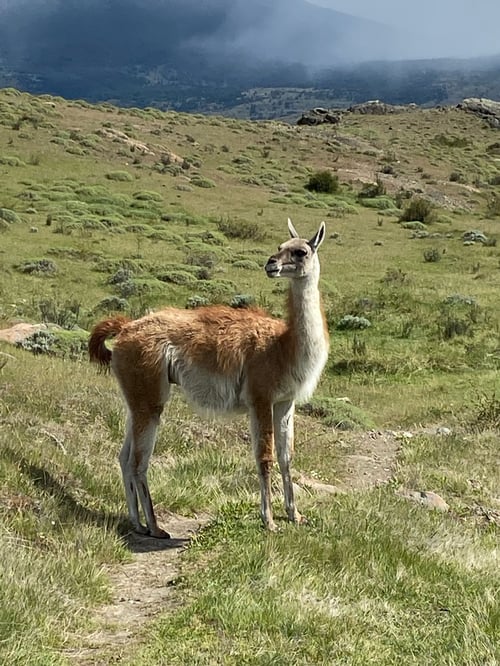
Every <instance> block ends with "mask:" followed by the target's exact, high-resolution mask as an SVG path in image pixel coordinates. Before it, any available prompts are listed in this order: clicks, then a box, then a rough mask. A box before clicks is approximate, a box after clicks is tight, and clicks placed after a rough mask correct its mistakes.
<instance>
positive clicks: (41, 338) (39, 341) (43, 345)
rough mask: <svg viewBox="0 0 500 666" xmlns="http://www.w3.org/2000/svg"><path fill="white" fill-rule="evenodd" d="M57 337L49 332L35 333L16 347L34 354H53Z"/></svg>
mask: <svg viewBox="0 0 500 666" xmlns="http://www.w3.org/2000/svg"><path fill="white" fill-rule="evenodd" d="M54 342H55V337H54V335H53V334H52V333H50V332H49V331H35V332H34V333H32V334H31V335H30V336H28V337H27V338H25V339H24V340H20V341H19V342H17V343H16V347H19V348H20V349H25V350H26V351H30V352H32V353H33V354H53V347H54Z"/></svg>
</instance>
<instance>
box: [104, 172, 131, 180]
mask: <svg viewBox="0 0 500 666" xmlns="http://www.w3.org/2000/svg"><path fill="white" fill-rule="evenodd" d="M106 178H107V179H108V180H119V181H123V182H130V181H132V180H134V177H133V176H132V174H130V173H129V172H128V171H110V172H109V173H107V174H106Z"/></svg>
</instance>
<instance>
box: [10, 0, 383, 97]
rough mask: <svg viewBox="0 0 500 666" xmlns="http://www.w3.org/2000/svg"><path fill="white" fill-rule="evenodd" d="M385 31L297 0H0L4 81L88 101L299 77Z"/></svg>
mask: <svg viewBox="0 0 500 666" xmlns="http://www.w3.org/2000/svg"><path fill="white" fill-rule="evenodd" d="M391 39H392V40H394V39H395V35H394V34H393V33H392V32H391V31H390V30H389V29H388V28H386V27H384V26H382V25H379V24H376V23H374V22H371V21H365V20H362V19H358V18H355V17H353V16H349V15H347V14H343V13H340V12H335V11H332V10H329V9H325V8H322V7H318V6H316V5H312V4H309V3H308V2H306V1H305V0H252V1H250V0H64V1H63V0H18V1H17V2H13V1H12V0H10V1H9V0H4V2H3V3H2V2H1V0H0V63H1V64H2V66H3V72H4V75H3V76H4V80H5V78H6V77H8V76H10V78H11V79H12V80H9V81H8V82H9V83H14V84H16V83H20V84H21V87H25V88H26V87H27V88H29V89H30V90H32V91H36V92H42V91H43V92H51V93H55V94H60V95H64V96H69V97H74V96H82V97H85V98H87V99H90V100H97V99H108V98H114V97H118V98H120V99H123V98H124V92H126V89H128V91H129V93H132V91H133V90H134V89H136V90H139V89H141V88H144V87H145V86H148V87H150V88H154V87H155V86H157V85H164V86H169V85H170V86H171V85H172V84H173V83H175V85H176V87H177V89H179V88H186V87H192V86H195V87H210V86H218V87H221V86H226V87H227V86H236V87H239V88H245V87H249V86H269V85H277V84H280V85H283V84H284V85H286V84H287V83H288V84H290V83H293V84H303V83H304V82H305V81H307V80H308V79H309V77H310V74H311V72H312V71H314V70H316V69H318V68H325V67H330V66H334V65H339V64H342V63H346V62H350V61H359V60H363V59H365V58H367V57H381V56H383V55H384V49H385V48H386V47H385V46H384V48H381V47H380V45H386V44H387V43H388V41H390V40H391ZM368 43H369V44H371V45H372V47H371V48H370V50H369V52H368V51H367V49H366V48H365V47H364V46H363V45H365V44H368ZM299 63H300V64H299ZM151 92H153V91H152V90H151ZM125 97H126V95H125Z"/></svg>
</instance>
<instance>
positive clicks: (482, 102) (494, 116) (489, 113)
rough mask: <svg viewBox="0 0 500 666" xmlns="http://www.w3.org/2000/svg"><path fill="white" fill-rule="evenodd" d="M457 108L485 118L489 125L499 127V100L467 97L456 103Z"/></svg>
mask: <svg viewBox="0 0 500 666" xmlns="http://www.w3.org/2000/svg"><path fill="white" fill-rule="evenodd" d="M457 109H462V110H463V111H467V112H468V113H473V114H474V115H476V116H479V118H482V119H483V120H485V121H486V122H487V123H488V125H490V126H491V127H497V128H499V129H500V102H495V101H494V100H492V99H486V98H485V97H468V98H467V99H464V100H463V101H462V102H460V104H457Z"/></svg>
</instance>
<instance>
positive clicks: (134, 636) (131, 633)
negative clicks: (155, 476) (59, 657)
mask: <svg viewBox="0 0 500 666" xmlns="http://www.w3.org/2000/svg"><path fill="white" fill-rule="evenodd" d="M158 517H159V519H160V521H161V524H162V526H164V527H165V528H166V529H167V531H168V532H170V533H172V534H175V535H176V538H175V539H165V540H160V539H151V538H148V537H143V536H136V535H134V534H131V535H130V536H128V537H127V540H128V546H129V548H130V550H131V551H132V553H134V557H133V560H132V561H131V562H128V563H126V564H124V565H122V566H120V567H117V568H114V569H112V570H111V571H110V572H109V578H110V583H111V586H112V589H113V595H112V600H111V602H110V603H109V604H106V605H105V606H101V607H99V608H97V609H96V612H95V618H94V623H95V625H96V627H97V628H96V630H95V631H94V632H93V633H91V634H89V635H87V636H84V637H82V638H81V639H80V641H79V640H78V639H75V641H74V642H75V643H78V642H81V645H78V647H75V648H71V649H67V650H65V652H64V655H65V656H66V657H67V658H68V659H69V661H70V662H72V663H75V664H79V665H81V666H108V665H109V664H116V663H120V662H121V660H122V658H123V657H124V656H125V655H126V654H127V652H129V651H130V643H131V641H138V640H139V636H140V634H141V630H142V628H143V626H144V624H145V623H146V622H148V621H149V620H150V619H151V618H153V617H154V616H155V615H157V614H159V613H160V612H162V611H164V610H165V609H166V608H173V607H175V606H176V605H178V603H179V602H178V600H177V596H176V595H175V594H174V584H175V579H176V578H177V576H178V575H179V570H180V557H181V554H182V551H183V549H184V548H185V547H186V545H187V544H188V543H189V540H190V538H191V537H192V536H193V534H194V533H195V532H197V531H198V530H199V529H200V527H202V526H203V525H206V524H207V523H208V522H209V517H208V516H206V515H204V516H199V517H197V518H184V517H182V516H176V515H174V514H161V515H160V514H159V515H158Z"/></svg>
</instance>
